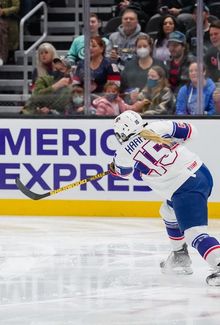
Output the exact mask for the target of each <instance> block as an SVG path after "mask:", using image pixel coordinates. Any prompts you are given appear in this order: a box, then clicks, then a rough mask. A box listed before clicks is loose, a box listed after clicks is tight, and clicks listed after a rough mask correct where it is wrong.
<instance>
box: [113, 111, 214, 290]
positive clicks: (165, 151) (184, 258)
mask: <svg viewBox="0 0 220 325" xmlns="http://www.w3.org/2000/svg"><path fill="white" fill-rule="evenodd" d="M114 132H115V135H116V138H117V139H118V141H119V142H120V144H121V146H120V147H119V148H118V150H117V151H116V153H115V156H114V159H113V162H112V163H111V165H110V171H111V173H112V174H113V175H114V176H119V177H123V178H128V177H129V175H131V174H132V173H133V171H134V170H136V171H139V172H140V174H141V176H142V179H143V180H144V181H145V182H146V184H147V185H148V186H149V187H150V188H151V189H152V190H153V191H155V192H157V193H158V194H159V195H160V196H161V197H162V198H163V199H164V203H163V204H162V206H161V209H160V214H161V216H162V218H163V220H164V222H165V226H166V230H167V233H168V236H169V238H170V240H171V243H172V252H171V254H170V256H169V257H168V258H167V260H166V261H162V262H161V263H160V267H161V269H162V272H164V273H180V274H191V273H192V269H191V259H190V256H189V254H188V250H187V244H188V245H191V246H192V247H194V248H195V249H197V251H198V252H199V254H200V255H201V256H202V257H203V259H204V260H206V261H207V262H208V263H209V264H210V265H211V267H212V268H213V273H212V274H210V275H209V276H208V277H207V278H206V282H207V283H208V284H209V285H211V286H220V243H219V241H218V240H217V239H216V238H214V237H212V236H210V235H209V234H208V232H207V225H208V220H207V219H208V211H207V200H208V197H209V196H210V194H211V190H212V186H213V181H212V176H211V174H210V172H209V170H208V168H207V167H206V166H205V165H204V163H203V162H202V161H201V159H200V158H199V157H198V156H197V155H196V154H195V153H193V152H191V151H189V150H188V149H187V148H186V147H185V145H184V143H185V142H186V141H188V140H189V139H191V138H194V136H195V135H196V133H197V131H196V129H195V127H194V126H193V125H191V124H189V123H185V122H182V123H178V122H175V121H170V120H166V121H155V122H152V123H150V124H147V123H146V124H144V121H143V120H142V118H141V116H140V115H139V114H138V113H136V112H134V111H125V112H123V113H122V114H120V115H119V116H118V117H117V118H116V119H115V121H114Z"/></svg>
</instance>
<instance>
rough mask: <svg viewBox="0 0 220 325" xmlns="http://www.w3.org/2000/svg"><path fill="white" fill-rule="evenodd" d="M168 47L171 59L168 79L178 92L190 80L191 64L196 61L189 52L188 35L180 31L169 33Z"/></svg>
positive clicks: (172, 87) (168, 66)
mask: <svg viewBox="0 0 220 325" xmlns="http://www.w3.org/2000/svg"><path fill="white" fill-rule="evenodd" d="M168 49H169V51H170V54H171V60H170V61H169V62H168V63H167V68H168V80H169V83H170V86H171V89H172V91H173V92H174V93H175V94H176V93H177V92H178V90H179V87H181V86H183V84H185V83H186V82H187V81H188V80H189V74H188V69H189V64H190V63H191V62H192V61H195V57H194V56H192V55H190V54H188V48H187V43H186V37H185V35H184V34H183V33H181V32H180V31H174V32H172V33H170V34H169V39H168Z"/></svg>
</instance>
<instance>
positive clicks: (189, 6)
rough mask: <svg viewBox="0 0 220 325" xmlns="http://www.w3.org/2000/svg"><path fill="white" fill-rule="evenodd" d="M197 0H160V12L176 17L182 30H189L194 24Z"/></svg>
mask: <svg viewBox="0 0 220 325" xmlns="http://www.w3.org/2000/svg"><path fill="white" fill-rule="evenodd" d="M195 3H196V0H159V4H158V12H159V13H160V14H161V15H164V14H168V13H169V14H171V15H173V16H175V17H176V19H177V22H178V25H179V27H180V28H181V31H187V30H188V29H189V28H191V27H192V26H193V25H194V20H193V18H192V12H193V8H194V5H195Z"/></svg>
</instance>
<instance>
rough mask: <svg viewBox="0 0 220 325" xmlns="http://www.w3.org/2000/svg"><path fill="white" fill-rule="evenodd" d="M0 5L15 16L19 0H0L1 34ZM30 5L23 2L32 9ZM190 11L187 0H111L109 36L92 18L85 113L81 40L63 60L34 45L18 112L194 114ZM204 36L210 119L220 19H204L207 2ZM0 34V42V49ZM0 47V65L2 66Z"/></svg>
mask: <svg viewBox="0 0 220 325" xmlns="http://www.w3.org/2000/svg"><path fill="white" fill-rule="evenodd" d="M6 2H8V3H9V2H10V3H13V5H14V6H13V8H14V9H13V10H14V11H10V12H11V13H12V15H14V14H16V13H17V12H18V7H19V2H20V1H19V0H12V1H6V0H0V3H3V4H4V5H3V6H2V8H0V32H1V31H3V30H4V28H5V26H4V22H7V24H8V23H9V21H8V18H7V20H6V19H5V18H4V17H10V14H6V12H7V10H6V9H5V8H6ZM37 2H38V1H37V0H35V1H33V2H31V3H30V2H27V3H28V5H29V6H32V5H36V3H37ZM24 3H25V1H24V2H23V5H24ZM16 6H17V7H16ZM15 8H17V9H15ZM30 8H31V7H30ZM197 9H198V8H197V2H196V1H193V0H181V1H175V0H174V1H165V0H161V1H160V0H159V1H155V0H154V1H150V0H149V1H127V0H124V1H115V15H118V16H119V17H120V20H121V23H120V25H119V26H118V27H117V28H116V30H115V31H114V32H112V33H110V35H107V34H104V33H103V30H102V28H101V27H102V22H101V20H100V18H99V17H98V16H97V15H96V14H95V13H91V14H90V21H89V23H90V33H91V34H90V48H89V51H90V75H91V80H90V92H91V107H89V108H87V109H85V108H84V81H85V75H86V74H85V71H84V51H85V49H84V43H85V36H84V35H76V37H74V39H73V42H72V44H71V45H70V48H69V50H67V51H66V55H65V57H59V56H58V54H57V51H56V48H55V47H54V46H53V44H50V43H48V42H47V43H42V44H41V45H40V46H39V47H38V49H37V51H36V67H35V68H34V69H33V72H32V84H31V85H30V93H31V97H30V99H29V100H28V101H27V103H26V104H25V106H24V107H23V109H22V111H21V113H22V114H38V115H39V114H41V115H42V114H44V115H45V114H53V115H54V114H55V115H65V116H68V115H79V114H85V112H87V113H89V114H96V115H99V116H100V115H103V116H104V115H112V116H115V115H118V114H120V113H121V112H123V111H124V110H126V109H133V110H135V111H137V112H139V113H140V114H142V115H173V114H176V115H183V114H184V115H195V114H197V111H198V110H197V107H196V105H197V93H198V92H197V86H198V77H197V76H198V65H197V62H196V44H198V39H197V35H196V31H197V30H196V16H197ZM24 12H25V10H24ZM155 16H159V17H160V22H159V26H158V29H157V33H156V34H155V37H154V38H152V37H151V36H150V35H149V34H148V33H147V24H148V22H149V21H150V20H151V19H153V18H154V17H155ZM203 31H204V32H203V35H204V39H203V42H204V69H203V80H202V81H201V82H202V84H203V101H202V103H203V108H202V109H203V112H204V114H207V115H214V114H219V106H220V104H219V100H220V90H219V88H220V87H218V85H219V84H218V83H219V82H220V20H219V18H218V17H214V16H211V15H210V12H209V7H208V4H207V3H204V6H203ZM0 34H1V33H0ZM4 35H5V34H4V33H2V34H1V36H0V45H1V42H3V39H4V37H5V36H4ZM8 36H9V34H8ZM13 36H15V33H14V35H13ZM4 42H5V40H4ZM2 44H5V43H2ZM8 44H9V43H8ZM14 44H16V43H14ZM1 49H3V47H1V46H0V65H1V64H4V62H7V57H6V54H4V51H3V50H1ZM9 50H10V48H8V50H7V51H9Z"/></svg>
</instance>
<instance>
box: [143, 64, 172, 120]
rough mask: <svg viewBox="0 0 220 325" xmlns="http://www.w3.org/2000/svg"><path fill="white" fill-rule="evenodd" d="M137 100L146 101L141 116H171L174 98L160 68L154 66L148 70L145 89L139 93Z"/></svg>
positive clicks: (164, 74)
mask: <svg viewBox="0 0 220 325" xmlns="http://www.w3.org/2000/svg"><path fill="white" fill-rule="evenodd" d="M138 99H139V100H143V99H146V102H145V105H144V107H143V109H142V111H141V112H140V113H141V114H142V115H154V114H155V115H158V114H173V109H174V105H175V98H174V95H173V93H172V91H171V89H170V87H169V83H168V80H167V77H166V73H165V71H164V69H163V68H162V67H160V66H158V65H154V66H152V67H151V68H150V70H149V71H148V79H147V84H146V87H144V88H143V89H142V91H141V92H140V93H139V95H138Z"/></svg>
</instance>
